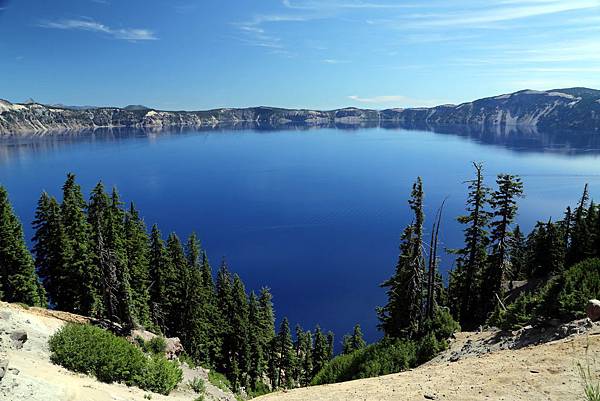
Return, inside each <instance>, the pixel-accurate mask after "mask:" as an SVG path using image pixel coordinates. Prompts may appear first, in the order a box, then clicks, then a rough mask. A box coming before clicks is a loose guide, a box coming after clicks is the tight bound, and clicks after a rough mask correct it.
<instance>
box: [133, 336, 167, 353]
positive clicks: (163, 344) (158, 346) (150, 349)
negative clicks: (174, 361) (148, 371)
mask: <svg viewBox="0 0 600 401" xmlns="http://www.w3.org/2000/svg"><path fill="white" fill-rule="evenodd" d="M136 342H137V343H138V345H139V346H140V348H141V349H142V350H143V351H144V352H145V353H147V354H152V355H164V353H165V350H166V349H167V341H166V340H165V339H164V337H154V338H152V339H150V340H147V341H145V340H144V339H143V338H141V337H137V338H136Z"/></svg>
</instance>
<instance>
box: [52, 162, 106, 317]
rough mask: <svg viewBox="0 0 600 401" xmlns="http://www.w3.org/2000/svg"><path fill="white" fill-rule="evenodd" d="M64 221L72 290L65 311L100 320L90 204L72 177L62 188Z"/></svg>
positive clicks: (69, 177) (62, 214)
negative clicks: (87, 210) (87, 214)
mask: <svg viewBox="0 0 600 401" xmlns="http://www.w3.org/2000/svg"><path fill="white" fill-rule="evenodd" d="M62 191H63V199H62V204H61V221H62V224H63V229H64V232H65V235H66V238H67V246H65V249H68V250H69V254H68V260H66V261H65V262H66V266H65V270H66V272H68V273H67V274H68V277H69V281H70V282H69V283H68V284H67V287H66V288H70V289H71V290H70V291H69V293H68V294H67V293H65V294H64V301H65V302H63V306H61V309H62V310H65V311H68V312H76V313H81V314H83V315H87V316H98V315H99V313H100V311H101V310H102V299H101V295H100V293H99V292H98V291H99V280H100V273H99V271H98V270H97V268H96V267H97V264H95V263H93V261H92V255H91V254H92V246H93V245H92V244H91V242H90V226H89V224H88V220H87V218H86V213H85V210H86V203H85V200H84V198H83V194H82V192H81V187H80V186H79V185H78V184H77V183H76V182H75V175H73V174H68V175H67V180H66V181H65V184H64V185H63V187H62Z"/></svg>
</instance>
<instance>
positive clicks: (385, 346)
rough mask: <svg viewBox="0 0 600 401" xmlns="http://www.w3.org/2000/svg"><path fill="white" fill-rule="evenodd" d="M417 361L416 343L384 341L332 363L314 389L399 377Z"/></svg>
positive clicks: (325, 369) (333, 360)
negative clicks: (364, 380) (345, 382)
mask: <svg viewBox="0 0 600 401" xmlns="http://www.w3.org/2000/svg"><path fill="white" fill-rule="evenodd" d="M417 359H418V356H417V346H416V344H415V343H414V342H412V341H406V340H382V341H380V342H379V343H376V344H372V345H369V346H367V347H365V348H363V349H360V350H357V351H354V352H352V353H351V354H347V355H340V356H338V357H336V358H334V359H332V360H331V361H330V362H329V363H327V364H326V365H325V366H324V367H323V369H321V371H320V372H319V373H317V375H316V376H315V377H314V379H313V380H312V382H311V385H319V384H328V383H337V382H342V381H348V380H355V379H363V378H367V377H374V376H381V375H385V374H390V373H396V372H400V371H402V370H406V369H408V368H410V367H412V366H415V364H416V363H417Z"/></svg>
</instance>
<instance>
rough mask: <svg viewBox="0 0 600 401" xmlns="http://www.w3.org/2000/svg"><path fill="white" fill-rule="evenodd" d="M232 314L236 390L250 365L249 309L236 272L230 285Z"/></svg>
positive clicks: (242, 285)
mask: <svg viewBox="0 0 600 401" xmlns="http://www.w3.org/2000/svg"><path fill="white" fill-rule="evenodd" d="M232 296H233V297H232V301H233V304H232V306H233V315H232V318H233V319H232V321H231V327H232V328H233V333H232V334H233V338H232V349H231V350H232V351H233V355H232V356H233V363H234V366H235V369H234V370H233V375H232V378H233V385H234V388H235V389H236V390H237V389H239V388H241V387H245V386H246V385H247V372H248V370H249V367H250V361H249V359H250V349H249V347H248V345H249V344H248V339H249V335H248V332H249V325H250V322H249V311H248V298H247V295H246V289H245V288H244V283H242V280H241V279H240V277H239V276H238V275H237V274H236V275H234V277H233V286H232Z"/></svg>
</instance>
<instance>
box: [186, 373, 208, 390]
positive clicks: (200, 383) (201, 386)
mask: <svg viewBox="0 0 600 401" xmlns="http://www.w3.org/2000/svg"><path fill="white" fill-rule="evenodd" d="M188 386H189V387H190V388H191V389H192V390H193V391H194V393H197V394H204V392H205V391H206V384H205V383H204V380H202V379H201V378H199V377H195V378H194V379H193V380H190V381H189V382H188Z"/></svg>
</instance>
